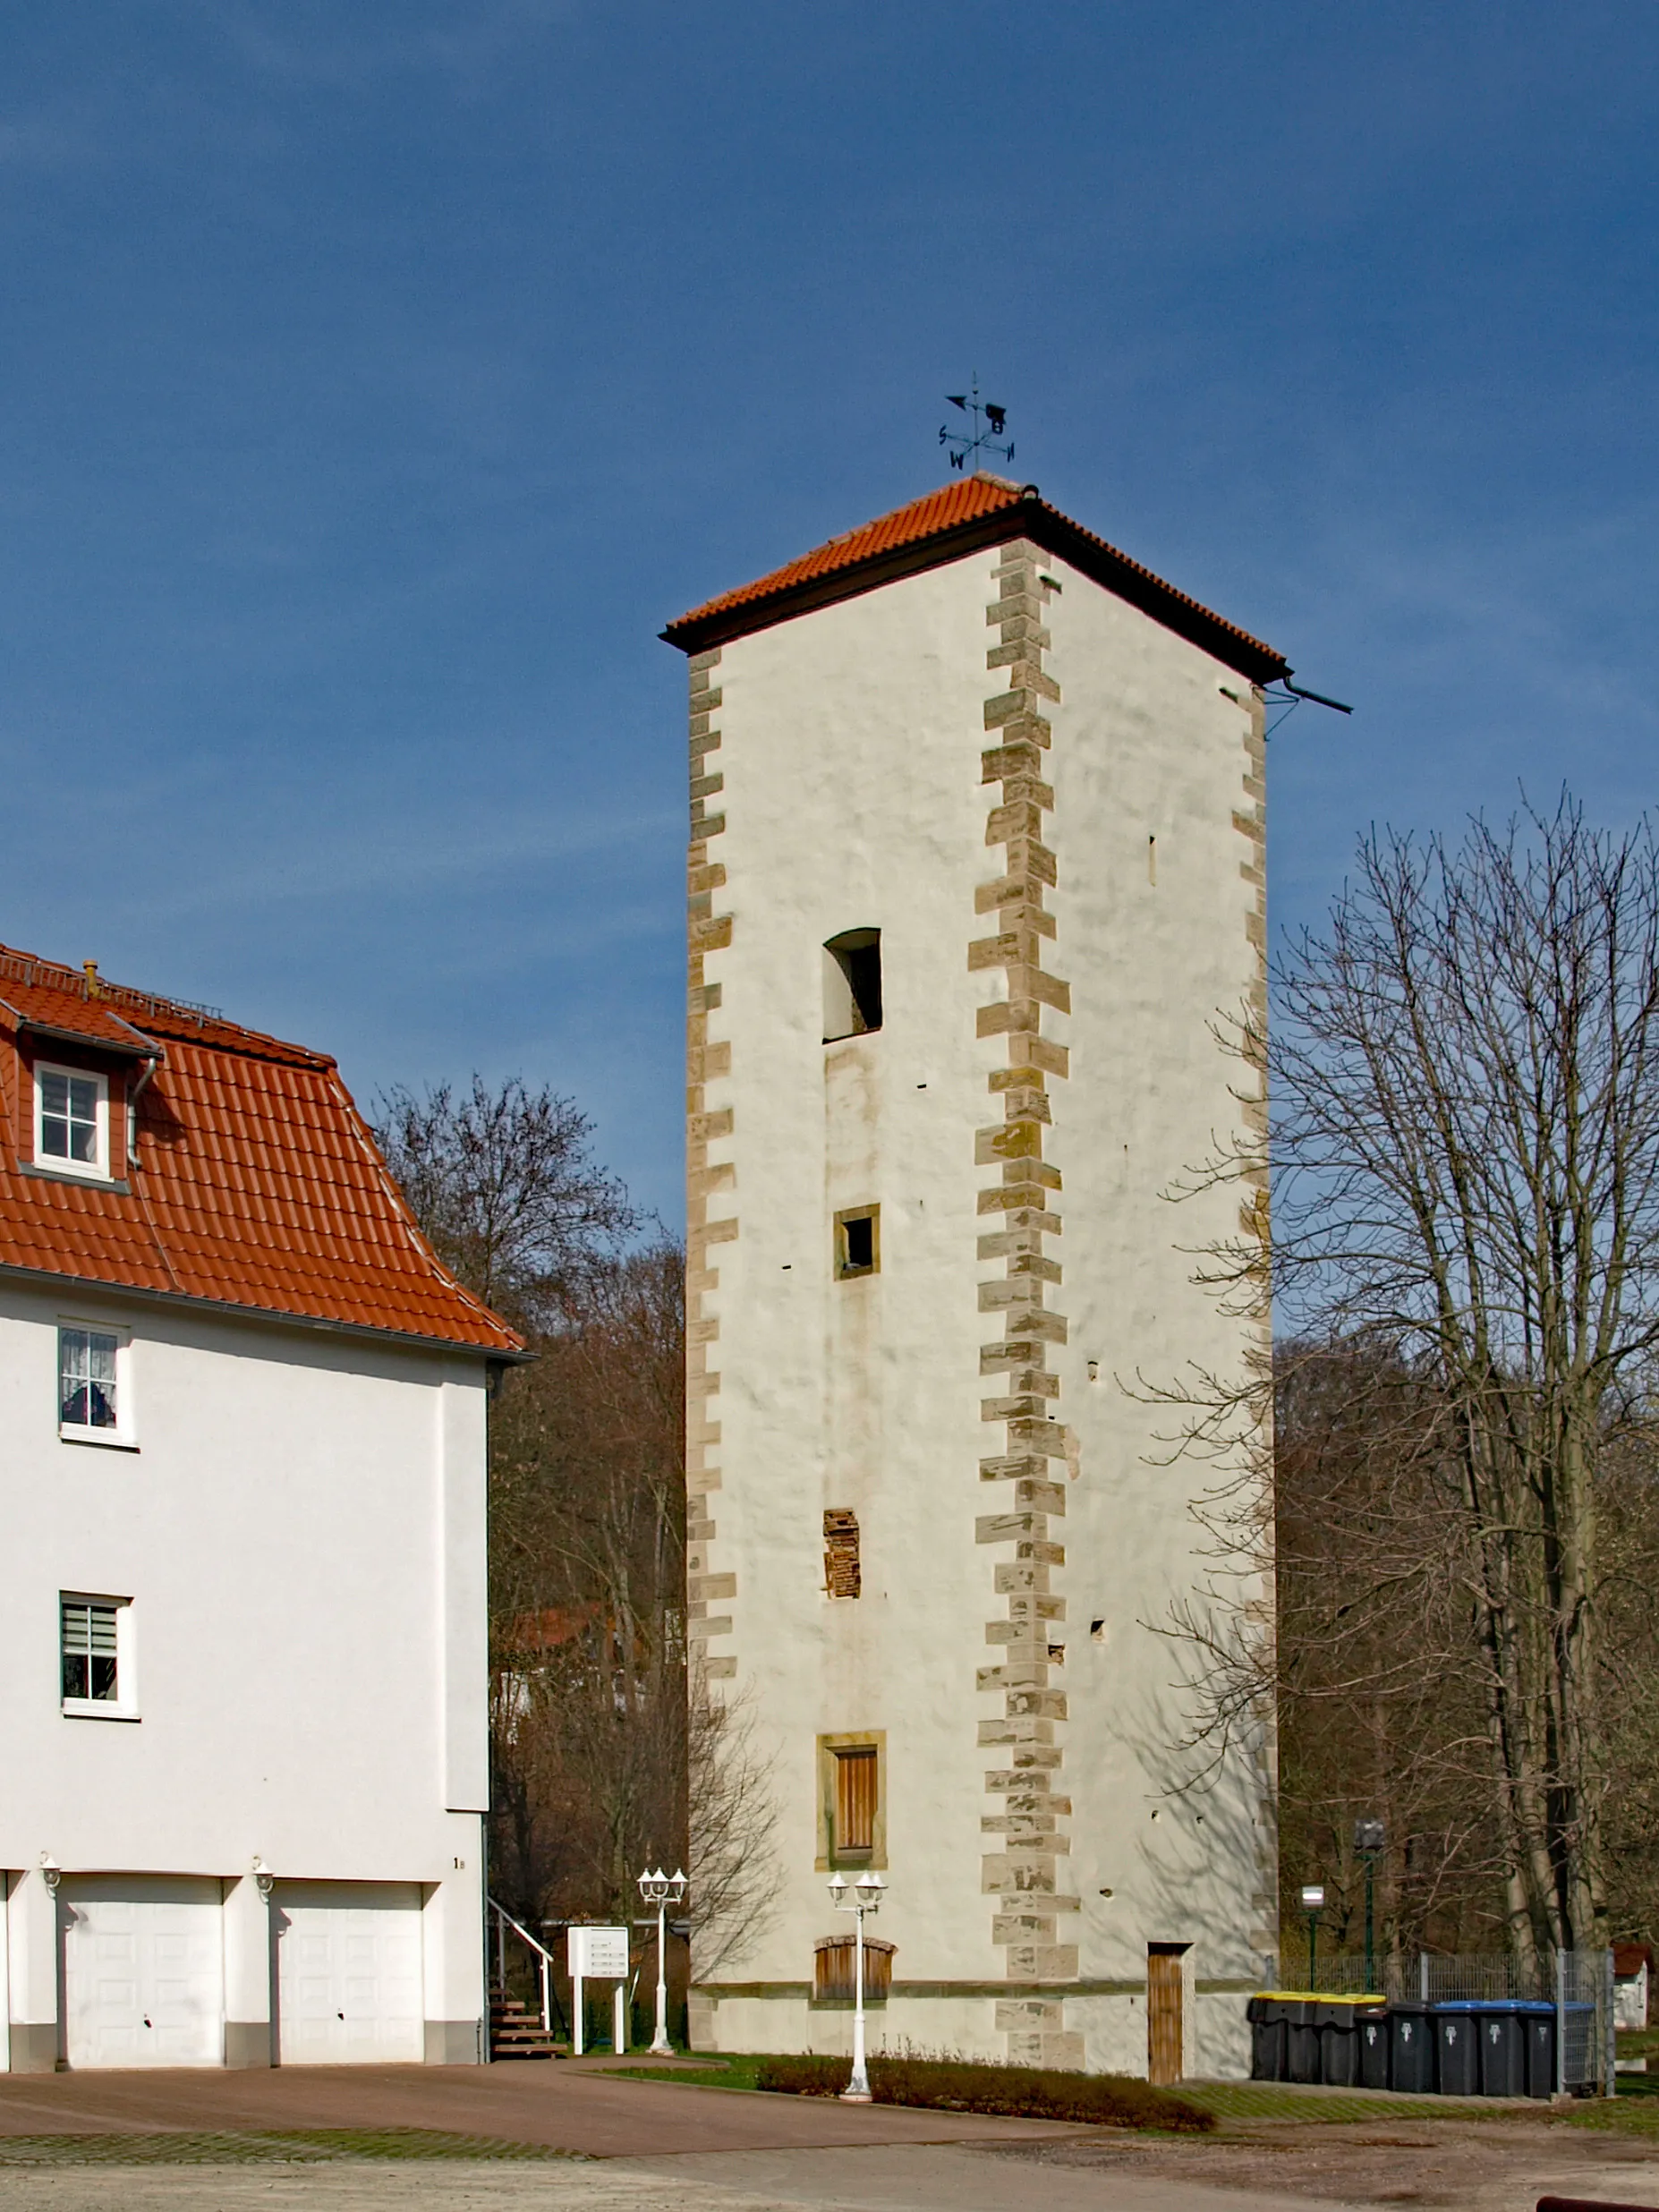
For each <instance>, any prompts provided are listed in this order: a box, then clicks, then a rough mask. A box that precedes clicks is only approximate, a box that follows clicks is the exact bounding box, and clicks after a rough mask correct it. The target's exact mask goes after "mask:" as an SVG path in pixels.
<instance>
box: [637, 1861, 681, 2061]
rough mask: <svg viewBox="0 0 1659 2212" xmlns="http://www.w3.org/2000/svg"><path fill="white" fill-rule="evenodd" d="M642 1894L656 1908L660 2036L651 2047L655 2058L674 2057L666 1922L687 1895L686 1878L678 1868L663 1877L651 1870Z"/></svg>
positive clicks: (643, 1877) (643, 1881)
mask: <svg viewBox="0 0 1659 2212" xmlns="http://www.w3.org/2000/svg"><path fill="white" fill-rule="evenodd" d="M640 1895H641V1897H642V1899H643V1900H644V1901H645V1903H646V1904H647V1905H654V1906H655V1907H656V1909H657V2034H656V2039H655V2040H654V2041H653V2043H652V2044H651V2052H652V2055H653V2056H655V2057H658V2058H672V2057H673V2055H674V2046H673V2045H672V2044H671V2043H670V2042H669V2040H668V1927H667V1921H668V1907H669V1906H670V1905H677V1904H679V1903H680V1902H681V1901H682V1900H683V1899H684V1897H685V1876H684V1875H683V1874H681V1873H680V1872H678V1871H677V1869H676V1872H674V1873H673V1874H664V1872H663V1871H662V1868H661V1867H658V1869H657V1871H656V1873H655V1874H653V1873H652V1872H651V1869H650V1867H647V1868H646V1870H645V1872H644V1873H643V1874H642V1875H641V1876H640Z"/></svg>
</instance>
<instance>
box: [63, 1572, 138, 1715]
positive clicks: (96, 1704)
mask: <svg viewBox="0 0 1659 2212" xmlns="http://www.w3.org/2000/svg"><path fill="white" fill-rule="evenodd" d="M57 1611H58V1653H59V1659H58V1666H59V1679H60V1682H61V1686H62V1696H63V1705H64V1712H65V1713H69V1714H83V1715H86V1716H87V1717H89V1718H92V1719H99V1720H134V1719H136V1718H137V1708H136V1706H135V1704H134V1701H133V1697H132V1605H131V1604H130V1602H129V1601H128V1600H127V1599H126V1598H124V1597H82V1596H81V1595H78V1594H76V1593H75V1592H72V1591H69V1590H65V1591H64V1592H63V1593H61V1595H59V1598H58V1601H57Z"/></svg>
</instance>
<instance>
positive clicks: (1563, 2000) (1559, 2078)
mask: <svg viewBox="0 0 1659 2212" xmlns="http://www.w3.org/2000/svg"><path fill="white" fill-rule="evenodd" d="M1555 2094H1556V2096H1557V2097H1565V2096H1566V2094H1567V1953H1565V1952H1564V1951H1558V1952H1557V1953H1556V1954H1555Z"/></svg>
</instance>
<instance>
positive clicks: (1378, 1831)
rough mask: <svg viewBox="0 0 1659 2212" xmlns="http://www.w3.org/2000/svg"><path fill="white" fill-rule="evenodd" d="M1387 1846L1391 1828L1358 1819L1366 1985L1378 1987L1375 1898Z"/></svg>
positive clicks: (1356, 1837)
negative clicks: (1363, 1870)
mask: <svg viewBox="0 0 1659 2212" xmlns="http://www.w3.org/2000/svg"><path fill="white" fill-rule="evenodd" d="M1387 1849H1388V1830H1387V1828H1386V1827H1385V1826H1384V1825H1383V1824H1382V1821H1380V1820H1357V1821H1356V1822H1355V1823H1354V1850H1355V1852H1356V1854H1357V1857H1358V1858H1359V1859H1362V1860H1363V1861H1364V1863H1365V1988H1366V1990H1367V1991H1371V1990H1374V1989H1375V1987H1376V1986H1377V1961H1376V1940H1375V1932H1374V1927H1375V1924H1374V1918H1373V1907H1374V1901H1375V1891H1376V1879H1377V1861H1378V1859H1381V1858H1382V1854H1383V1852H1384V1851H1385V1850H1387Z"/></svg>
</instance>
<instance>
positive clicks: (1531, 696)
mask: <svg viewBox="0 0 1659 2212" xmlns="http://www.w3.org/2000/svg"><path fill="white" fill-rule="evenodd" d="M1656 145H1659V4H1655V0H1628V4H1606V5H1604V4H1596V0H1580V4H1578V5H1577V6H1575V7H1573V8H1571V9H1562V8H1561V7H1559V6H1556V5H1551V6H1544V5H1542V4H1534V0H1509V4H1504V5H1502V6H1500V5H1498V4H1495V0H1487V4H1480V5H1474V4H1465V0H1437V4H1434V5H1429V4H1404V0H1401V4H1391V5H1375V4H1367V0H1347V4H1344V5H1343V6H1340V7H1333V6H1331V5H1330V4H1329V0H1323V4H1279V5H1275V6H1272V7H1268V8H1265V9H1246V8H1241V7H1239V6H1238V5H1237V4H1236V0H1234V4H1221V0H1192V4H1183V0H1156V4H1153V0H1144V4H1141V0H1137V4H1123V5H1114V4H1111V0H1090V4H1081V5H1080V4H1066V0H1051V4H1050V5H1049V6H1047V7H1045V8H1043V9H1040V10H1039V9H1032V10H1025V11H1018V10H1014V11H1011V10H1009V9H1008V8H1007V7H1006V6H1004V5H1000V4H999V5H990V4H981V0H953V4H950V5H949V6H947V5H943V4H932V0H886V4H874V0H858V4H848V0H814V4H812V6H811V7H807V6H803V5H787V4H778V0H771V4H762V5H755V4H745V0H729V4H720V5H711V4H699V0H674V4H666V0H609V4H606V5H602V6H600V5H593V4H589V0H465V4H461V0H455V4H438V0H396V4H389V0H352V4H350V5H349V6H344V7H343V6H341V5H340V4H338V0H129V4H120V5H115V4H108V0H106V4H101V5H100V4H94V0H70V4H67V5H63V6H57V7H49V8H47V7H39V6H30V5H28V4H20V0H13V4H11V5H10V6H8V7H6V8H5V9H4V13H0V193H4V222H3V223H0V287H3V291H4V300H5V302H6V306H5V311H4V327H5V333H6V335H5V341H4V346H0V517H3V527H0V764H3V769H4V791H5V820H6V825H7V829H8V833H9V834H8V838H7V847H6V863H7V864H6V866H5V868H4V877H3V878H0V881H3V883H4V895H3V897H0V937H3V938H4V939H5V940H9V941H10V942H12V943H14V944H21V945H24V946H27V947H29V948H30V949H35V950H38V951H41V952H45V953H48V954H52V955H55V956H56V957H63V958H67V959H70V960H73V961H80V960H81V959H83V958H87V957H93V958H97V959H98V961H99V962H100V963H101V965H102V966H104V967H105V969H106V971H107V972H108V973H110V974H115V975H119V976H121V977H123V978H126V979H129V980H132V981H133V982H137V983H143V984H146V985H148V986H150V987H152V988H158V989H163V990H169V991H174V992H175V993H176V994H178V995H180V996H183V997H186V998H192V999H202V1000H208V1001H210V1002H212V1003H214V1004H216V1005H219V1006H222V1007H223V1008H225V1010H226V1011H227V1012H228V1013H230V1014H232V1015H233V1016H234V1017H237V1018H239V1019H242V1020H245V1021H249V1022H251V1023H253V1024H256V1025H260V1026H264V1027H268V1028H271V1029H274V1030H276V1031H278V1032H280V1033H283V1034H289V1035H294V1036H297V1037H300V1038H302V1039H304V1040H305V1041H306V1042H311V1043H313V1044H318V1045H321V1046H323V1047H325V1048H327V1049H328V1050H330V1051H335V1052H336V1053H337V1054H338V1055H339V1058H340V1059H341V1062H342V1065H343V1068H344V1069H345V1074H346V1076H347V1079H348V1080H349V1081H350V1082H351V1083H352V1084H353V1087H354V1088H355V1089H356V1090H357V1091H358V1093H359V1094H360V1096H363V1097H365V1098H366V1097H368V1096H369V1095H370V1094H371V1093H372V1092H373V1091H374V1089H375V1088H376V1086H377V1085H381V1084H386V1083H389V1082H396V1081H404V1082H408V1083H411V1084H414V1085H419V1084H421V1083H423V1082H424V1081H426V1080H427V1079H429V1078H438V1077H443V1076H459V1077H464V1076H466V1075H467V1074H468V1073H469V1072H470V1071H471V1070H472V1068H475V1067H476V1068H481V1069H483V1070H484V1071H485V1072H486V1073H487V1074H488V1075H489V1076H502V1075H506V1074H510V1073H515V1072H522V1073H523V1074H524V1075H525V1076H527V1077H528V1078H529V1079H531V1080H532V1082H540V1081H543V1080H549V1081H551V1082H553V1083H555V1084H556V1085H557V1086H558V1087H560V1088H561V1089H564V1090H566V1091H568V1092H570V1093H573V1094H574V1095H575V1096H576V1097H577V1098H578V1099H579V1100H580V1101H581V1102H583V1105H584V1106H585V1107H586V1108H587V1109H588V1110H589V1111H590V1112H591V1114H592V1116H593V1118H594V1119H595V1122H596V1123H597V1125H598V1131H599V1143H600V1149H601V1151H602V1152H603V1153H604V1155H605V1156H606V1157H607V1158H608V1160H610V1161H612V1162H613V1163H614V1164H615V1165H616V1166H617V1168H618V1169H619V1170H621V1171H622V1172H623V1173H624V1174H625V1176H626V1177H627V1178H628V1180H629V1182H630V1183H631V1185H632V1186H633V1187H634V1189H635V1191H636V1192H637V1194H638V1195H640V1196H641V1197H642V1199H643V1200H644V1201H645V1202H646V1203H648V1204H651V1205H655V1206H657V1207H659V1208H660V1209H661V1210H662V1212H663V1213H664V1215H665V1217H667V1218H668V1219H670V1220H677V1217H678V1204H679V1108H680V1069H679V1054H680V1049H681V1030H680V1023H681V1015H682V1007H683V996H682V993H683V968H682V965H681V944H680V931H681V926H682V916H683V898H682V874H681V870H682V858H683V856H682V847H681V838H682V821H683V811H682V802H683V776H684V760H685V753H684V737H683V727H684V726H683V719H682V708H683V685H684V677H683V668H682V663H681V661H680V658H679V656H678V655H677V654H676V653H674V652H673V651H670V650H669V649H668V647H666V646H663V645H661V644H659V642H657V638H656V633H657V631H658V630H659V628H660V627H661V625H662V624H663V622H664V621H665V620H666V619H668V617H671V616H673V615H675V614H676V613H678V612H680V611H681V610H682V609H683V608H685V607H687V606H689V605H692V604H693V603H695V602H696V601H697V600H701V599H702V598H705V597H707V596H710V594H712V593H713V592H715V591H719V590H721V589H724V588H726V587H727V586H729V585H732V584H735V583H740V582H743V581H744V580H746V579H747V578H749V577H750V576H752V575H755V574H760V573H761V572H762V571H764V570H765V569H767V568H768V567H770V566H772V565H774V564H775V563H776V562H778V561H779V560H782V559H785V558H787V557H789V556H791V555H793V554H795V553H797V552H800V551H803V550H804V549H806V548H807V547H808V546H810V545H812V544H815V543H817V542H818V541H819V540H821V539H823V538H825V537H827V536H829V535H831V534H833V533H834V532H838V531H840V530H844V529H847V528H849V527H851V526H852V525H853V524H855V523H858V522H860V521H863V520H864V519H865V518H866V517H867V516H869V515H873V514H877V513H880V512H881V511H882V510H884V509H886V508H888V507H890V506H896V505H898V503H899V502H900V501H902V500H903V499H905V498H909V497H911V496H913V495H914V494H915V493H917V492H919V491H921V490H923V489H927V488H928V487H929V486H930V485H931V484H932V483H934V482H936V481H940V478H941V476H942V474H943V473H944V472H943V470H942V468H941V465H940V455H939V452H938V448H937V447H936V445H935V442H934V438H935V432H936V430H937V427H938V424H939V421H940V417H941V414H942V413H943V410H942V408H941V405H940V396H941V395H942V394H943V393H944V392H946V391H948V390H957V389H960V388H961V387H962V384H963V381H964V379H966V376H967V375H968V373H969V372H970V370H973V369H974V368H977V370H978V371H979V374H980V379H981V382H982V385H983V386H984V387H985V388H986V389H987V390H988V391H989V392H990V393H991V396H994V397H996V398H999V399H1000V400H1003V401H1004V402H1006V403H1007V404H1008V406H1009V408H1010V410H1011V421H1012V425H1013V429H1014V434H1015V436H1016V438H1017V447H1018V450H1017V460H1016V464H1015V468H1016V472H1017V474H1018V475H1020V476H1021V477H1022V478H1025V479H1029V480H1031V481H1035V482H1037V483H1039V484H1040V485H1041V486H1042V489H1043V491H1044V493H1045V494H1046V495H1047V496H1048V497H1049V498H1051V499H1053V500H1054V501H1055V502H1056V503H1057V504H1058V505H1060V506H1064V507H1066V508H1067V509H1068V511H1069V512H1071V513H1072V514H1074V515H1076V516H1077V517H1078V518H1079V519H1080V520H1081V521H1083V522H1085V523H1087V524H1088V525H1089V526H1090V527H1092V528H1093V529H1095V530H1097V531H1099V532H1102V534H1103V535H1105V536H1107V537H1108V538H1110V539H1111V540H1113V541H1114V542H1116V543H1118V544H1119V545H1121V546H1122V547H1124V548H1125V549H1126V550H1127V551H1129V552H1130V553H1132V554H1133V555H1134V556H1135V557H1136V558H1138V559H1140V560H1142V561H1144V562H1146V563H1147V564H1148V565H1150V566H1153V567H1154V568H1156V569H1158V570H1160V571H1161V573H1162V574H1165V575H1167V576H1169V577H1170V578H1171V579H1172V580H1173V581H1174V582H1175V583H1178V584H1179V585H1180V586H1181V587H1182V588H1183V589H1185V590H1187V591H1191V592H1193V593H1194V594H1195V595H1196V596H1198V597H1199V598H1202V599H1204V600H1207V601H1208V602H1209V603H1211V604H1212V605H1213V606H1215V607H1216V608H1219V609H1220V610H1221V612H1222V613H1224V614H1226V615H1227V616H1229V617H1230V618H1231V619H1233V620H1235V621H1237V622H1240V623H1242V624H1244V625H1246V626H1247V627H1249V628H1251V629H1253V630H1255V631H1256V632H1257V633H1259V634H1262V635H1263V636H1265V637H1267V638H1269V639H1271V640H1272V642H1273V643H1274V644H1276V645H1278V646H1279V647H1280V649H1281V650H1283V651H1285V652H1286V653H1287V654H1288V655H1289V658H1290V659H1291V660H1292V661H1293V662H1294V664H1295V665H1296V668H1297V671H1298V675H1299V677H1300V680H1302V681H1303V682H1305V683H1307V684H1311V685H1314V687H1315V688H1317V689H1320V690H1326V691H1331V692H1334V693H1337V694H1338V695H1339V696H1340V697H1342V698H1345V699H1350V700H1352V701H1353V702H1355V704H1356V706H1357V713H1356V714H1355V716H1354V718H1353V719H1352V721H1351V722H1347V721H1340V720H1339V719H1337V718H1335V717H1332V716H1329V715H1323V714H1321V713H1320V712H1319V711H1318V710H1316V709H1314V708H1303V709H1300V710H1298V711H1297V713H1296V714H1295V715H1294V716H1293V717H1292V718H1291V719H1290V720H1289V722H1288V723H1287V724H1286V725H1285V726H1284V727H1282V728H1281V729H1280V732H1279V733H1278V735H1277V736H1275V737H1274V739H1273V742H1272V767H1271V774H1272V898H1273V916H1274V921H1275V923H1276V924H1280V925H1282V924H1286V923H1296V922H1297V921H1299V920H1302V919H1305V918H1312V917H1314V916H1315V915H1317V914H1318V913H1319V912H1320V911H1321V909H1322V908H1323V905H1324V904H1325V902H1326V901H1327V900H1328V898H1330V896H1331V892H1332V891H1333V890H1334V889H1336V887H1337V886H1338V885H1339V884H1340V881H1341V878H1342V874H1343V871H1344V869H1345V866H1346V864H1347V860H1348V853H1349V850H1350V849H1351V845H1352V840H1353V838H1354V835H1355V833H1356V832H1357V830H1358V829H1360V828H1362V827H1363V826H1364V825H1365V824H1366V823H1368V822H1370V821H1393V822H1395V823H1397V824H1400V825H1401V826H1417V827H1424V828H1427V827H1434V826H1442V825H1443V826H1448V827H1454V828H1455V827H1456V825H1457V823H1458V821H1459V819H1460V818H1461V816H1462V815H1463V814H1464V813H1465V812H1468V810H1470V809H1472V808H1475V807H1477V806H1482V805H1485V806H1486V807H1487V808H1489V809H1493V810H1495V811H1498V812H1503V811H1506V810H1507V808H1508V807H1509V805H1510V804H1511V802H1512V799H1513V796H1514V795H1515V792H1516V790H1517V787H1518V785H1519V781H1520V780H1522V779H1524V780H1525V782H1526V783H1527V786H1528V787H1529V788H1531V789H1533V790H1535V791H1536V792H1538V793H1540V794H1549V795H1553V791H1554V790H1555V788H1556V787H1557V786H1558V785H1559V784H1560V782H1561V779H1562V778H1570V780H1571V781H1572V783H1573V784H1574V786H1575V787H1576V788H1577V789H1578V791H1579V792H1580V793H1581V794H1582V795H1583V796H1584V797H1585V799H1586V800H1587V803H1588V804H1589V806H1590V808H1591V809H1592V811H1593V812H1595V814H1597V815H1598V816H1600V817H1602V818H1604V819H1606V820H1609V821H1627V820H1628V819H1629V817H1630V816H1631V815H1632V814H1633V813H1635V812H1637V811H1638V809H1639V808H1641V807H1642V806H1643V805H1645V804H1647V802H1648V800H1649V797H1650V795H1651V791H1652V768H1653V763H1654V760H1655V735H1656V727H1655V726H1656V723H1659V683H1656V681H1655V676H1654V673H1653V669H1652V667H1651V660H1652V647H1651V640H1652V637H1653V634H1654V630H1655V581H1656V574H1655V572H1656V570H1659V552H1656V550H1655V548H1656V546H1659V531H1656V529H1655V524H1656V523H1659V487H1656V482H1655V396H1656V394H1659V344H1656V343H1655V341H1656V340H1659V316H1656V314H1655V273H1654V272H1655V242H1656V238H1659V222H1656V220H1655V214H1656V208H1655V200H1656V193H1659V186H1656V183H1655V146H1656Z"/></svg>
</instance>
